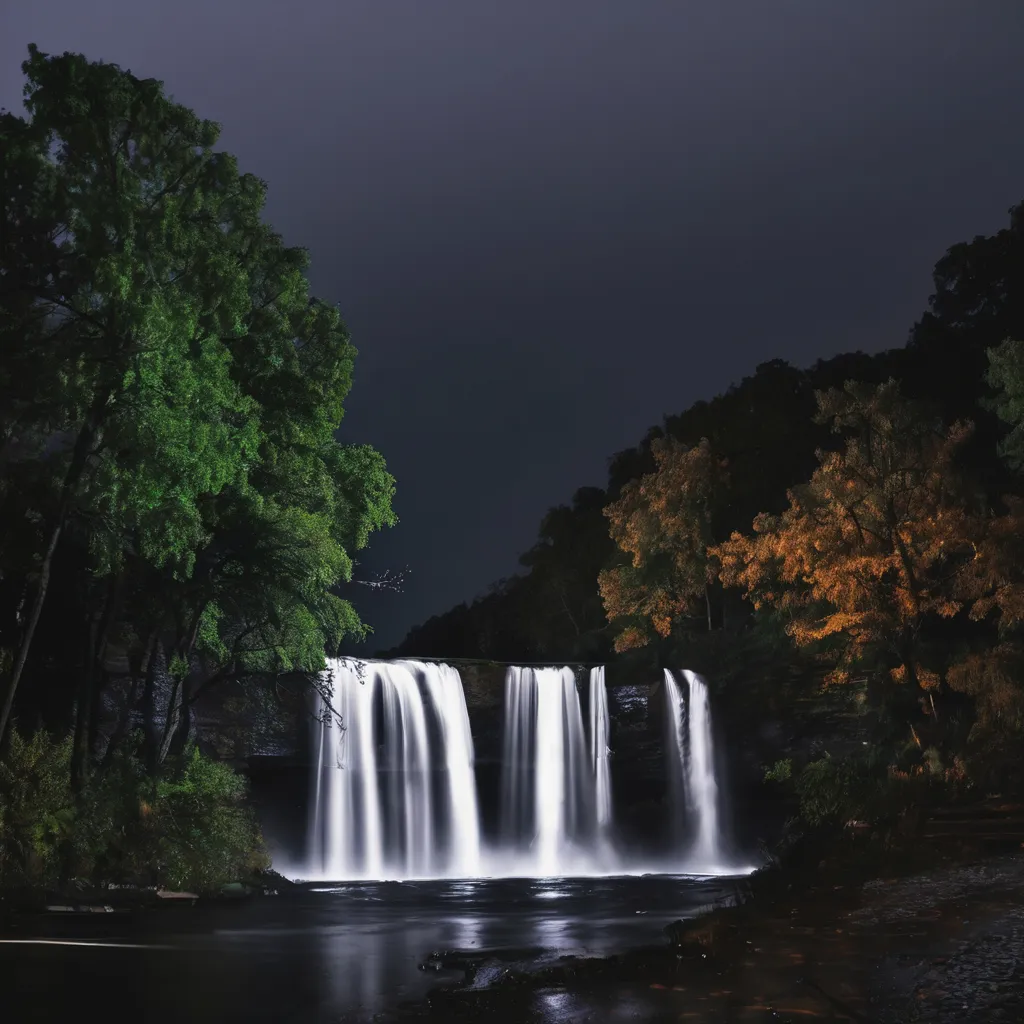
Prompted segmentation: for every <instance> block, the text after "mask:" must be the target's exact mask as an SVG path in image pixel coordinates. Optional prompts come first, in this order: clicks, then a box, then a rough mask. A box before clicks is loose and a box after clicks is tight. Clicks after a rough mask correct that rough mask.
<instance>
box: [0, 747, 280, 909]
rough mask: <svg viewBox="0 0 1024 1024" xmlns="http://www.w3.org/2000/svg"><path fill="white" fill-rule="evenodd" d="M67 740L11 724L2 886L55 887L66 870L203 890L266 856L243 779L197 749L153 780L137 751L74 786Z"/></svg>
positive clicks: (3, 768)
mask: <svg viewBox="0 0 1024 1024" xmlns="http://www.w3.org/2000/svg"><path fill="white" fill-rule="evenodd" d="M71 750H72V740H71V737H68V738H66V739H60V740H56V739H53V738H52V737H51V736H49V735H48V734H47V733H46V732H44V731H41V730H40V731H38V732H36V733H35V734H34V735H33V736H32V737H31V738H29V739H25V738H23V737H22V736H21V734H20V733H19V732H18V731H17V730H16V729H12V730H11V732H10V736H9V745H8V749H7V753H6V755H5V756H4V758H3V759H2V760H0V884H2V885H6V886H9V885H16V884H37V885H45V884H49V885H53V884H55V883H56V882H57V880H58V878H59V876H60V874H61V869H62V867H65V868H66V869H67V870H68V871H70V872H72V873H73V874H74V875H76V876H78V877H83V878H87V879H89V880H91V881H94V882H97V883H104V882H117V883H136V884H159V885H163V886H167V887H170V888H187V889H194V890H198V891H201V892H205V891H210V890H215V889H217V888H218V887H219V886H221V885H223V884H224V883H226V882H230V881H234V880H238V879H240V878H246V877H248V876H250V875H251V874H252V873H253V872H254V871H258V870H260V869H262V868H265V867H267V865H268V863H269V861H268V859H267V857H266V853H265V850H264V847H263V841H262V838H261V836H260V832H259V828H258V826H257V824H256V820H255V817H254V816H253V813H252V811H251V810H250V809H249V808H248V807H247V806H246V805H245V795H246V783H245V780H244V779H243V778H242V777H241V776H239V775H238V774H237V773H236V772H234V771H233V770H232V769H231V768H230V767H229V766H227V765H225V764H222V763H220V762H217V761H214V760H211V759H210V758H208V757H206V756H204V755H203V754H201V753H200V752H199V751H198V750H192V751H189V752H188V753H187V754H186V755H184V756H183V757H182V758H180V759H178V761H176V762H174V761H171V762H168V763H167V764H166V765H165V770H164V771H163V773H162V774H161V775H160V776H159V777H158V778H156V779H153V778H151V777H150V776H148V775H147V773H146V770H145V767H144V765H143V762H142V760H141V759H140V758H139V757H138V756H137V754H136V753H135V752H134V751H133V750H128V751H123V752H120V753H119V754H117V755H116V756H115V757H114V758H113V759H112V761H111V763H110V764H109V765H107V766H105V767H104V768H102V769H100V770H98V771H97V772H96V773H94V774H93V775H92V776H91V777H90V779H89V781H88V784H87V785H86V787H85V788H84V790H83V792H82V793H80V794H79V795H78V796H77V797H76V796H75V795H74V794H73V793H72V792H71V787H70V783H69V777H70V776H69V767H70V761H71Z"/></svg>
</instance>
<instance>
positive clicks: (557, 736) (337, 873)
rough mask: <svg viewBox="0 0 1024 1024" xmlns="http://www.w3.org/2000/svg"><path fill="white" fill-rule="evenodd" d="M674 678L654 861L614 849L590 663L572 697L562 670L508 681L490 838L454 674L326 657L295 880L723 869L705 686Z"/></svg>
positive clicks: (597, 676) (604, 691) (514, 673)
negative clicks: (671, 827) (300, 874)
mask: <svg viewBox="0 0 1024 1024" xmlns="http://www.w3.org/2000/svg"><path fill="white" fill-rule="evenodd" d="M681 678H682V679H683V680H684V681H685V684H686V692H685V694H684V692H683V687H682V686H681V685H680V682H679V680H678V679H677V678H676V676H675V675H673V674H672V673H671V672H667V671H666V673H665V680H664V692H665V696H666V702H667V703H666V710H667V711H668V730H667V736H666V740H667V746H666V764H667V768H668V770H669V792H670V805H671V807H672V815H671V817H672V819H673V820H674V821H675V822H676V823H677V824H678V826H679V833H678V835H677V837H676V841H675V843H674V844H673V850H674V852H673V854H672V855H671V858H670V861H669V862H661V861H658V860H657V858H647V859H642V858H639V857H638V856H637V855H635V854H631V855H629V856H626V855H625V854H623V853H622V852H620V851H621V849H622V847H621V844H620V842H619V840H620V838H621V837H619V836H618V835H617V833H616V823H615V815H614V808H613V799H612V779H613V759H612V756H611V750H610V736H611V731H610V730H611V714H610V711H609V695H608V687H607V684H606V680H605V670H604V667H603V666H599V667H596V668H592V669H591V670H590V672H589V678H588V679H587V680H586V684H585V686H584V691H585V692H584V693H583V694H582V695H581V692H580V690H579V689H578V688H577V679H576V674H575V673H574V672H573V670H572V669H570V668H567V667H563V668H557V667H551V668H526V667H518V666H512V667H510V668H508V669H507V671H506V676H505V690H504V719H503V724H502V732H501V758H500V762H501V767H500V785H499V787H498V793H497V797H498V807H497V809H496V815H495V818H496V832H495V835H494V836H493V837H492V838H491V839H490V840H488V839H486V838H485V837H484V835H483V832H482V825H481V815H480V808H479V806H478V797H477V778H476V767H475V756H474V740H473V735H472V732H471V727H470V716H469V712H468V709H467V706H466V698H465V693H464V691H463V684H462V679H461V677H460V675H459V672H458V671H457V670H456V669H455V668H453V667H451V666H449V665H444V664H435V663H428V662H418V661H356V660H352V659H338V660H335V661H332V662H331V664H330V676H329V679H328V685H327V686H326V687H325V691H326V692H327V694H328V698H325V696H324V695H323V694H321V695H318V697H317V699H316V707H315V710H316V720H315V721H314V725H313V729H314V732H313V736H312V750H313V753H314V756H315V759H316V764H315V765H314V771H313V778H312V780H311V786H310V813H309V837H308V844H307V850H308V853H307V862H306V867H305V869H304V877H315V878H321V879H329V880H338V881H340V880H348V879H353V880H355V879H384V878H399V879H415V878H440V877H450V878H477V877H495V876H567V875H610V874H632V873H642V872H643V871H651V870H655V871H658V870H661V871H665V870H667V871H671V872H680V873H687V872H695V873H714V874H721V873H728V869H727V868H724V867H722V866H721V865H722V864H723V855H722V850H721V837H720V834H719V820H718V802H719V794H718V785H717V782H716V778H715V766H714V748H713V738H712V730H711V710H710V703H709V700H708V690H707V686H706V685H705V683H704V681H703V680H702V679H701V678H700V677H699V676H697V675H695V674H694V673H692V672H685V671H684V672H683V673H681ZM581 696H583V697H584V698H585V700H584V701H581ZM584 711H585V712H586V714H584Z"/></svg>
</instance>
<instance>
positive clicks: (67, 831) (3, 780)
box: [0, 729, 75, 885]
mask: <svg viewBox="0 0 1024 1024" xmlns="http://www.w3.org/2000/svg"><path fill="white" fill-rule="evenodd" d="M71 747H72V743H71V738H70V737H68V738H66V739H63V740H53V739H52V738H51V737H50V736H49V735H48V734H47V733H46V732H44V731H43V730H39V731H37V732H35V733H34V734H33V735H32V736H31V737H29V738H25V737H23V736H22V735H21V734H20V733H19V732H18V731H17V729H12V730H11V731H10V733H9V736H8V743H7V750H6V753H5V755H4V757H3V758H2V759H0V884H3V885H12V884H18V883H27V882H36V881H38V882H45V881H52V880H53V879H54V878H55V877H56V874H57V872H58V870H59V867H60V861H59V857H60V850H61V846H62V844H63V843H64V842H65V840H66V839H67V838H68V837H69V836H70V835H71V833H72V829H73V827H74V824H75V812H74V806H73V800H72V797H71V785H70V772H69V769H70V766H71Z"/></svg>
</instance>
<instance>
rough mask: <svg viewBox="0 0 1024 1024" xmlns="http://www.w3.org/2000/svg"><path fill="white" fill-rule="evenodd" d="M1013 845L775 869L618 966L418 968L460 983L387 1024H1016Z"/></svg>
mask: <svg viewBox="0 0 1024 1024" xmlns="http://www.w3.org/2000/svg"><path fill="white" fill-rule="evenodd" d="M1000 846H1001V847H1002V849H999V847H1000ZM1009 846H1010V844H1009V843H1007V842H1003V843H1001V844H999V843H997V844H995V848H993V845H992V844H987V845H986V846H985V847H981V846H977V845H974V846H971V845H970V844H968V845H967V846H966V847H960V848H956V849H950V848H949V847H948V846H945V845H942V844H940V845H938V846H936V845H934V844H932V845H930V846H927V848H926V849H922V850H919V851H916V852H915V854H914V857H913V860H914V861H917V862H924V863H926V864H927V866H926V867H924V868H920V869H918V870H913V868H907V870H906V872H905V873H904V874H902V875H898V876H897V877H895V878H893V877H877V876H876V877H867V878H866V879H865V878H864V877H863V874H862V875H861V877H859V878H856V879H849V877H848V876H849V873H850V871H851V868H850V865H849V863H847V862H845V861H842V860H840V861H839V862H838V863H836V864H835V865H829V864H827V863H822V864H820V865H819V866H818V868H817V869H816V870H814V871H813V872H810V873H807V874H803V876H802V877H803V883H804V884H801V882H800V881H798V880H793V879H796V878H797V877H798V876H797V875H794V874H793V873H792V869H791V870H790V871H780V872H775V873H774V875H775V877H774V878H770V879H768V880H767V881H766V882H763V883H762V884H761V886H760V890H761V891H760V892H758V891H757V889H758V886H757V885H756V884H755V892H754V895H753V898H752V899H751V900H750V901H748V902H747V903H746V904H744V905H741V906H738V907H735V908H729V909H724V910H723V909H719V910H715V911H713V912H711V913H710V914H707V915H705V916H703V917H700V918H697V919H695V920H692V921H685V922H678V923H677V925H676V926H674V927H673V928H670V929H667V931H668V932H669V934H668V936H667V938H668V941H667V942H666V943H664V944H663V945H661V946H656V947H651V948H648V949H636V950H632V951H629V952H625V953H623V954H620V955H618V956H613V957H607V958H590V959H585V958H574V957H562V958H558V959H556V960H552V959H550V958H548V959H546V960H544V959H538V958H536V956H535V955H534V951H525V950H524V951H519V952H518V953H516V952H505V953H501V954H498V953H492V954H488V953H485V952H481V951H473V952H471V953H469V952H460V951H447V952H436V953H434V954H432V956H431V957H429V958H427V960H426V961H425V962H424V969H427V970H438V971H439V972H440V971H461V972H462V974H463V979H462V980H461V982H458V983H454V984H453V983H449V984H447V985H444V986H440V987H438V988H437V989H435V990H434V991H433V992H432V993H431V994H430V996H429V997H428V999H427V1000H426V1001H425V1003H421V1004H417V1005H415V1006H407V1007H405V1008H404V1009H403V1011H402V1012H401V1013H400V1014H398V1015H397V1016H396V1017H395V1018H394V1019H395V1020H401V1021H403V1022H404V1021H414V1020H418V1021H434V1020H437V1021H441V1020H444V1021H472V1020H493V1021H495V1022H500V1021H516V1022H524V1024H525V1022H530V1021H537V1022H538V1024H539V1022H550V1021H554V1020H557V1021H559V1022H560V1024H583V1022H587V1021H594V1022H598V1021H612V1020H644V1021H648V1022H658V1021H666V1022H668V1021H678V1020H680V1019H693V1020H708V1021H714V1020H723V1021H735V1022H747V1021H750V1022H758V1024H768V1022H769V1021H771V1022H774V1024H780V1022H785V1021H790V1022H795V1021H803V1020H808V1019H811V1020H813V1019H820V1020H837V1021H853V1022H870V1024H910V1022H918V1021H919V1022H921V1024H945V1022H947V1021H950V1022H954V1021H956V1022H958V1021H980V1020H984V1021H1005V1022H1010V1021H1015V1022H1016V1021H1022V1020H1024V850H1022V849H1020V847H1019V844H1016V843H1013V844H1012V846H1013V849H1012V852H1007V850H1008V848H1009ZM904 867H905V868H906V867H907V865H906V863H904ZM897 871H898V868H896V867H894V873H896V872H897ZM868 873H869V874H870V871H868ZM844 878H846V879H847V880H845V881H844Z"/></svg>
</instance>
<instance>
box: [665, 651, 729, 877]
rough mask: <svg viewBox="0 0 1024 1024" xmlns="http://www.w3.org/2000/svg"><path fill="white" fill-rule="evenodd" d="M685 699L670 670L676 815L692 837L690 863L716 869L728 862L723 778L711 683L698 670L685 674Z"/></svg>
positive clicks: (670, 756)
mask: <svg viewBox="0 0 1024 1024" xmlns="http://www.w3.org/2000/svg"><path fill="white" fill-rule="evenodd" d="M681 675H682V677H683V679H684V680H685V681H686V685H687V695H686V697H685V698H684V697H683V693H682V689H681V688H680V686H679V683H678V681H677V680H676V678H675V676H674V675H673V674H672V673H671V672H670V671H669V670H668V669H665V700H666V703H667V711H668V722H669V729H670V737H669V742H668V744H667V753H668V760H669V762H670V767H669V772H670V780H671V782H672V785H671V787H670V789H671V791H672V792H673V794H674V795H675V803H676V811H675V820H676V821H677V822H678V823H679V826H680V833H681V834H682V835H683V836H684V837H685V839H686V841H688V844H689V849H688V850H687V851H686V852H687V860H686V863H687V864H689V865H690V868H691V870H694V871H701V870H708V871H709V873H713V870H714V869H715V868H716V866H717V865H720V864H723V863H724V862H725V856H724V854H723V851H722V849H721V837H720V834H719V825H718V800H719V795H718V783H717V781H716V779H715V751H714V737H713V735H712V731H711V707H710V704H709V701H708V687H707V684H706V683H705V682H704V680H703V679H702V678H701V677H700V676H699V675H697V674H696V673H695V672H690V671H689V670H688V669H684V670H683V672H682V673H681Z"/></svg>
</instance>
